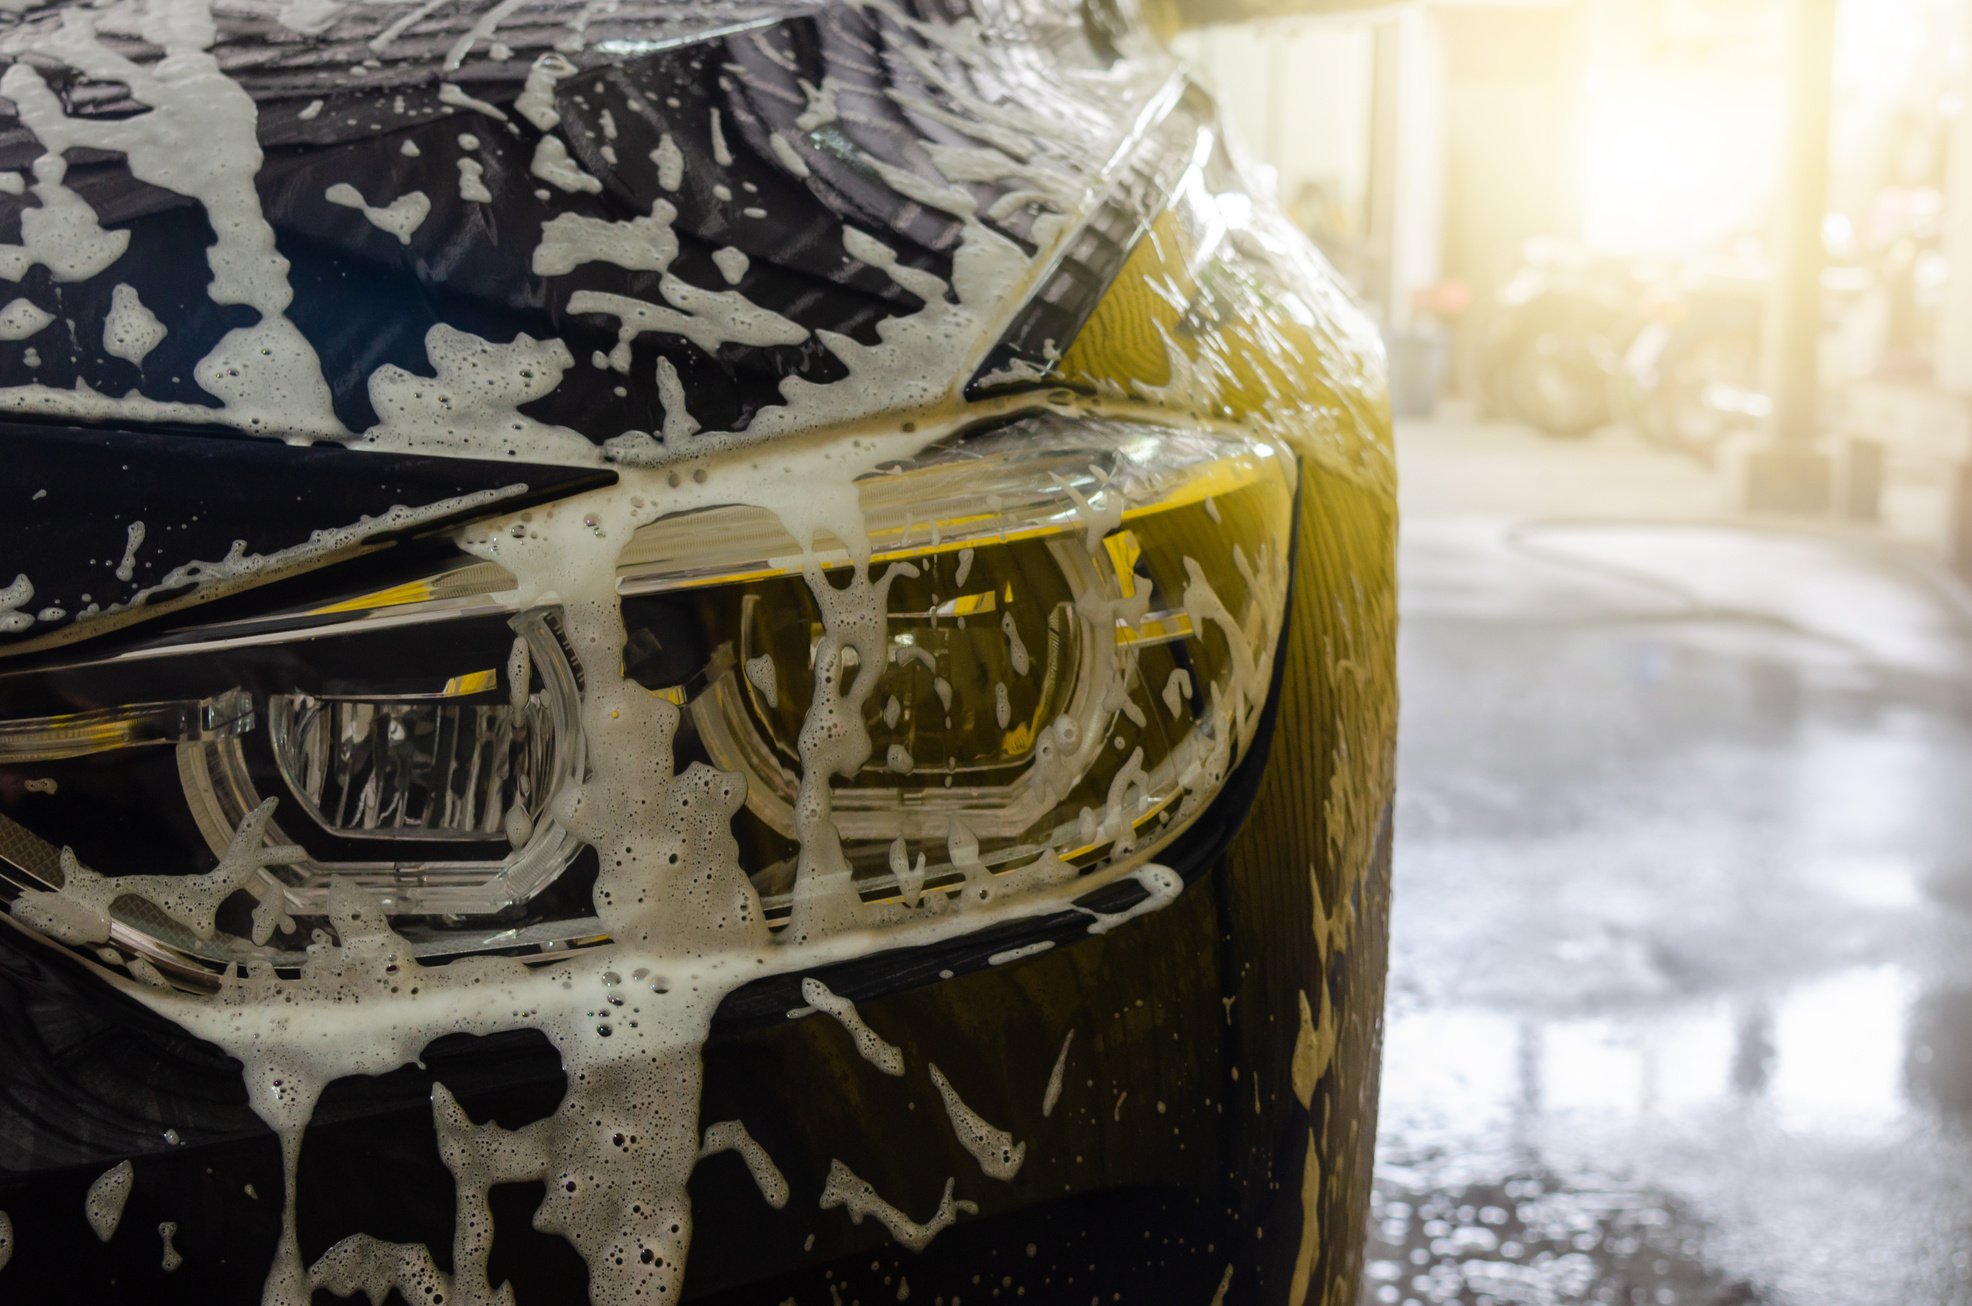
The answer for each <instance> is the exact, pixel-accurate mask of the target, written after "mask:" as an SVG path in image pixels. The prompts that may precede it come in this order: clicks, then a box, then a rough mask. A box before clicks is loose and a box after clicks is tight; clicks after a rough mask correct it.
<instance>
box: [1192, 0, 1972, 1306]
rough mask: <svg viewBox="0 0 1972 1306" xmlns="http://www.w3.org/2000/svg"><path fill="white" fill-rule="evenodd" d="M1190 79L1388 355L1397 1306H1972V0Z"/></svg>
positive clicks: (1389, 1066) (1545, 29)
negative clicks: (1393, 600)
mask: <svg viewBox="0 0 1972 1306" xmlns="http://www.w3.org/2000/svg"><path fill="white" fill-rule="evenodd" d="M1180 43H1181V46H1182V49H1183V51H1184V52H1185V53H1186V54H1187V55H1188V56H1189V57H1190V58H1191V59H1193V60H1194V61H1195V63H1196V64H1197V66H1198V69H1199V72H1200V75H1201V78H1202V80H1204V81H1205V82H1207V84H1208V85H1211V86H1212V87H1214V88H1215V90H1216V92H1217V94H1218V95H1219V97H1220V99H1221V101H1222V103H1223V104H1224V105H1225V107H1226V110H1227V112H1228V114H1229V116H1230V118H1231V120H1232V122H1233V124H1234V126H1235V129H1236V131H1237V132H1238V134H1239V136H1240V137H1241V138H1242V139H1243V143H1244V145H1245V146H1246V148H1247V151H1248V153H1249V154H1250V155H1251V156H1252V157H1253V158H1254V160H1255V161H1256V162H1257V163H1258V164H1259V165H1261V166H1262V167H1263V168H1264V169H1265V170H1266V171H1267V172H1268V173H1269V175H1270V176H1271V178H1272V181H1273V185H1274V187H1275V189H1276V191H1277V193H1278V195H1279V196H1280V199H1281V201H1282V203H1283V204H1284V205H1285V206H1286V207H1287V208H1288V210H1289V211H1290V212H1291V213H1292V214H1293V215H1294V217H1295V219H1296V220H1297V221H1298V222H1299V223H1301V224H1302V225H1303V226H1304V227H1305V228H1306V230H1307V231H1308V232H1309V234H1310V235H1311V236H1312V237H1313V238H1314V240H1315V241H1316V242H1317V243H1318V244H1319V245H1320V246H1321V248H1322V249H1323V250H1324V251H1326V253H1327V254H1328V256H1329V258H1330V259H1331V260H1332V261H1333V262H1334V264H1335V265H1336V267H1337V268H1338V269H1339V270H1340V271H1341V272H1342V274H1343V275H1344V276H1345V277H1346V278H1347V279H1348V280H1349V281H1350V282H1351V284H1353V286H1354V287H1355V288H1356V291H1357V293H1358V294H1359V295H1360V296H1361V298H1362V300H1363V301H1364V303H1365V304H1366V305H1368V307H1369V308H1370V310H1371V312H1372V313H1373V314H1374V315H1375V316H1376V318H1377V320H1378V321H1379V322H1380V323H1381V324H1382V326H1383V329H1384V333H1385V339H1386V341H1387V344H1388V347H1389V353H1390V360H1391V370H1392V384H1393V396H1394V402H1395V407H1396V410H1397V413H1398V428H1397V430H1398V453H1399V462H1400V471H1401V475H1402V477H1403V483H1402V492H1401V493H1402V500H1403V510H1404V527H1403V541H1402V561H1401V575H1402V585H1403V595H1402V604H1403V613H1404V627H1403V635H1402V650H1401V662H1402V676H1403V695H1404V717H1403V726H1402V736H1401V744H1400V777H1399V800H1398V801H1399V808H1398V824H1397V845H1396V847H1397V864H1396V908H1395V911H1396V917H1395V924H1394V942H1393V956H1392V968H1391V991H1390V1000H1389V1007H1388V1016H1387V1024H1386V1059H1385V1069H1384V1095H1383V1107H1382V1122H1381V1128H1380V1133H1379V1140H1378V1178H1377V1198H1376V1208H1375V1213H1374V1217H1373V1219H1372V1222H1371V1229H1370V1231H1369V1236H1370V1251H1369V1257H1368V1260H1369V1265H1370V1269H1369V1276H1368V1280H1367V1283H1366V1286H1365V1289H1364V1301H1365V1303H1391V1304H1393V1306H1395V1304H1397V1303H1406V1304H1408V1303H1442V1302H1465V1303H1477V1304H1485V1303H1561V1302H1624V1303H1674V1302H1688V1303H1776V1304H1778V1303H1800V1304H1803V1306H1810V1304H1814V1306H1818V1304H1824V1303H1825V1304H1827V1306H1874V1304H1876V1303H1881V1304H1883V1306H1929V1304H1932V1303H1940V1304H1951V1303H1972V592H1968V589H1967V579H1968V577H1972V0H1556V2H1551V3H1521V4H1503V3H1486V2H1479V0H1461V2H1453V0H1443V2H1441V3H1407V4H1395V5H1388V6H1385V7H1382V8H1379V9H1376V10H1374V11H1373V12H1371V13H1368V14H1366V15H1357V16H1354V17H1344V18H1335V17H1328V18H1295V19H1286V20H1278V21H1271V22H1264V23H1260V24H1249V25H1245V26H1231V27H1223V28H1210V29H1205V30H1202V31H1193V32H1190V33H1187V34H1185V35H1184V36H1182V37H1181V38H1180Z"/></svg>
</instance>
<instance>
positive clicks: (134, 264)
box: [0, 0, 1395, 1306]
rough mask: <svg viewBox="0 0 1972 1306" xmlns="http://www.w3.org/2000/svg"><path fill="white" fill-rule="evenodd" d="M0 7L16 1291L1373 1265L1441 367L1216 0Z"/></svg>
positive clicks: (1220, 1286) (7, 945)
mask: <svg viewBox="0 0 1972 1306" xmlns="http://www.w3.org/2000/svg"><path fill="white" fill-rule="evenodd" d="M0 52H3V53H4V57H5V58H6V59H7V60H8V61H9V62H8V66H7V70H6V71H5V73H4V75H0V94H4V96H5V97H6V98H7V99H8V100H9V101H11V102H12V104H13V105H14V106H15V109H16V113H17V118H16V121H15V123H14V125H13V126H12V127H11V128H9V129H8V130H7V132H6V134H5V135H4V137H0V152H4V157H0V169H11V170H12V171H4V170H0V177H5V178H12V179H13V181H14V183H16V184H12V185H7V184H5V183H0V191H4V192H6V193H5V194H0V206H4V213H5V216H4V217H0V239H4V240H6V241H11V242H15V243H12V244H6V245H0V258H4V260H5V263H4V266H0V273H5V272H9V271H11V272H13V274H14V275H13V276H12V278H11V279H13V280H15V281H16V282H18V288H19V293H18V295H17V297H16V298H15V299H14V301H13V302H11V303H9V304H7V305H6V306H5V307H4V308H0V337H4V343H0V458H4V459H5V461H6V463H7V465H8V466H9V467H10V468H11V472H10V474H9V476H8V477H7V478H6V482H5V484H4V486H0V570H4V571H5V572H6V573H7V575H13V574H15V573H18V574H19V579H18V580H17V581H15V582H14V583H13V584H12V585H11V586H7V587H5V592H4V593H0V633H4V635H5V637H6V639H7V643H6V644H5V645H4V646H0V647H4V652H0V896H3V897H4V898H5V900H6V904H7V911H6V914H5V916H4V917H0V1039H4V1041H5V1043H6V1045H7V1047H6V1054H5V1057H4V1069H0V1212H5V1218H4V1221H0V1290H4V1292H5V1293H6V1294H7V1295H8V1297H9V1299H14V1298H13V1296H12V1294H13V1293H14V1292H16V1291H23V1292H26V1293H28V1294H29V1295H27V1296H23V1297H20V1298H19V1299H20V1300H30V1301H32V1300H42V1299H46V1298H51V1297H52V1296H53V1295H54V1294H56V1293H60V1294H61V1295H63V1296H64V1297H66V1298H68V1299H73V1300H104V1301H111V1300H145V1301H160V1302H161V1301H175V1300H185V1301H195V1302H201V1303H209V1302H220V1301H239V1300H255V1299H259V1300H264V1301H268V1302H305V1301H309V1300H311V1298H312V1299H317V1300H326V1299H328V1297H347V1296H351V1295H356V1294H362V1293H367V1294H368V1295H369V1296H370V1297H371V1299H372V1300H373V1301H377V1302H381V1301H383V1300H384V1299H385V1297H386V1296H387V1295H388V1294H389V1293H390V1292H392V1291H393V1290H394V1291H395V1292H396V1293H397V1294H398V1295H399V1296H400V1297H402V1298H403V1299H404V1300H406V1301H408V1302H412V1303H425V1302H435V1301H436V1300H438V1299H439V1298H441V1297H442V1298H443V1299H444V1300H445V1301H448V1302H455V1303H468V1302H475V1301H496V1300H501V1299H503V1297H504V1296H505V1295H508V1294H510V1295H511V1299H512V1300H515V1301H518V1302H522V1303H526V1302H563V1301H569V1300H582V1299H584V1296H585V1295H586V1297H587V1299H589V1300H594V1301H597V1302H611V1303H613V1302H619V1301H625V1302H627V1301H645V1302H661V1301H675V1300H692V1301H707V1302H731V1303H742V1302H745V1303H752V1302H768V1303H780V1302H784V1301H788V1300H793V1301H797V1302H817V1303H819V1302H825V1301H835V1302H850V1301H864V1302H870V1301H878V1300H883V1301H889V1300H906V1299H914V1300H925V1301H938V1300H941V1299H942V1300H944V1301H949V1302H955V1303H956V1302H958V1301H961V1300H963V1301H968V1302H970V1301H976V1300H979V1301H983V1300H991V1299H1011V1298H1015V1297H1022V1296H1024V1297H1026V1298H1028V1299H1032V1300H1038V1301H1061V1302H1079V1301H1083V1300H1094V1299H1100V1300H1103V1301H1113V1300H1121V1301H1140V1302H1156V1303H1162V1302H1191V1301H1196V1302H1201V1303H1202V1302H1205V1301H1216V1302H1227V1303H1232V1302H1291V1303H1295V1304H1296V1306H1300V1304H1301V1303H1305V1302H1313V1301H1321V1302H1328V1303H1338V1304H1339V1303H1343V1302H1348V1301H1351V1300H1353V1294H1354V1291H1355V1279H1356V1273H1357V1269H1358V1258H1359V1252H1360V1236H1359V1232H1358V1230H1359V1228H1360V1224H1361V1220H1362V1218H1363V1215H1364V1207H1365V1204H1366V1200H1367V1185H1368V1173H1369V1157H1370V1149H1371V1146H1372V1141H1373V1135H1374V1121H1375V1091H1376V1063H1377V1049H1378V1041H1379V1033H1378V1031H1379V1024H1380V1019H1381V1009H1382V976H1383V965H1384V925H1385V920H1386V915H1387V894H1388V860H1387V859H1388V847H1389V842H1388V841H1389V835H1390V831H1389V825H1388V813H1389V801H1390V794H1391V785H1392V764H1391V745H1392V739H1393V730H1394V715H1395V692H1394V683H1393V681H1394V665H1393V636H1394V623H1395V608H1394V593H1393V589H1394V575H1393V562H1392V548H1393V541H1394V531H1395V518H1394V513H1395V509H1394V503H1393V499H1392V484H1391V460H1390V449H1389V438H1388V426H1387V416H1386V410H1385V405H1384V403H1383V399H1382V393H1381V379H1380V361H1379V358H1378V354H1377V350H1376V348H1375V345H1374V343H1373V335H1372V334H1371V333H1369V331H1368V330H1367V328H1366V327H1365V325H1364V324H1363V322H1362V319H1361V315H1360V313H1359V311H1358V310H1357V309H1356V308H1355V306H1354V305H1353V304H1352V303H1351V302H1350V300H1349V299H1348V297H1347V295H1346V294H1345V293H1344V292H1343V291H1342V290H1340V289H1339V288H1338V286H1337V285H1336V284H1335V282H1334V280H1333V277H1332V275H1331V274H1330V273H1329V272H1328V271H1327V269H1326V268H1325V267H1324V266H1323V265H1322V264H1321V263H1320V260H1319V258H1318V257H1317V256H1316V255H1315V254H1314V253H1313V252H1312V251H1311V250H1310V249H1309V248H1308V246H1307V245H1306V243H1305V241H1303V240H1302V239H1301V238H1300V236H1299V235H1298V233H1295V232H1293V231H1291V230H1290V229H1289V228H1288V227H1287V225H1286V224H1285V223H1284V222H1283V220H1282V219H1281V218H1279V216H1278V215H1277V214H1275V213H1274V212H1273V211H1272V210H1271V209H1270V208H1269V206H1268V204H1267V203H1266V202H1265V201H1263V200H1260V199H1256V198H1255V197H1254V196H1253V194H1252V193H1251V191H1250V190H1249V188H1248V187H1247V185H1246V184H1245V183H1244V181H1243V180H1242V178H1241V175H1240V173H1239V170H1238V168H1237V167H1236V166H1235V164H1234V162H1233V160H1232V159H1231V157H1230V156H1229V154H1228V151H1227V149H1226V147H1225V144H1224V142H1223V140H1222V139H1221V135H1220V131H1219V128H1218V126H1217V124H1216V122H1215V120H1214V117H1213V114H1212V110H1211V106H1210V104H1209V102H1208V101H1207V100H1206V98H1205V97H1204V96H1203V95H1202V94H1200V93H1199V92H1198V91H1197V90H1196V88H1194V87H1192V86H1191V85H1190V84H1189V83H1188V82H1187V81H1186V80H1185V78H1184V76H1183V75H1182V72H1181V70H1180V69H1178V68H1177V67H1176V66H1175V65H1174V64H1172V63H1171V62H1170V61H1169V60H1168V58H1167V57H1166V56H1165V55H1164V54H1163V53H1162V52H1161V51H1160V50H1159V49H1158V48H1157V47H1156V46H1155V45H1153V44H1152V43H1150V42H1149V41H1148V40H1147V39H1146V38H1144V37H1143V36H1142V35H1141V34H1140V33H1138V32H1136V31H1135V30H1133V29H1132V27H1131V26H1130V25H1129V24H1128V23H1126V22H1123V21H1121V20H1120V19H1118V18H1117V17H1116V15H1115V14H1114V13H1113V12H1110V11H1108V10H1106V9H1102V8H1100V7H1091V8H1089V9H1087V10H1085V11H1082V10H1078V11H1069V12H1057V11H1055V10H1052V9H1046V8H1045V7H1028V6H1020V5H1013V4H1000V3H988V2H987V0H979V2H978V3H976V4H973V5H970V6H951V7H945V8H940V7H936V6H909V5H893V4H890V3H877V2H875V0H865V2H861V3H854V4H841V5H827V6H814V5H801V6H790V5H751V6H738V5H735V6H720V7H717V8H715V7H711V6H681V5H677V4H675V3H668V2H666V3H658V2H656V0H645V2H644V3H642V4H638V3H634V2H633V0H623V2H622V3H619V4H614V5H610V4H598V3H584V4H554V3H548V2H547V0H541V3H537V4H533V5H527V4H521V3H515V2H514V0H507V2H506V3H501V4H497V5H491V6H486V7H483V8H482V7H475V6H472V5H446V4H443V3H435V4H434V3H427V4H422V5H416V6H409V5H395V4H380V3H379V4H367V3H336V2H335V0H327V2H325V3H312V4H310V3H292V4H288V5H285V6H283V7H281V8H279V9H278V10H274V9H264V10H263V9H259V8H251V7H250V8H248V9H245V10H231V9H228V8H226V7H224V6H214V5H211V4H209V3H206V2H205V0H147V3H145V4H133V5H124V4H120V3H119V4H112V5H109V6H106V7H82V6H75V7H55V8H51V9H49V10H47V11H40V12H33V13H30V14H28V15H27V16H26V17H25V18H23V19H22V20H21V21H20V22H18V23H17V24H16V25H15V26H14V27H12V28H11V29H9V30H8V31H7V32H6V33H5V34H4V35H0ZM5 579H6V577H5V576H0V580H5ZM324 1294H327V1296H324Z"/></svg>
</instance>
